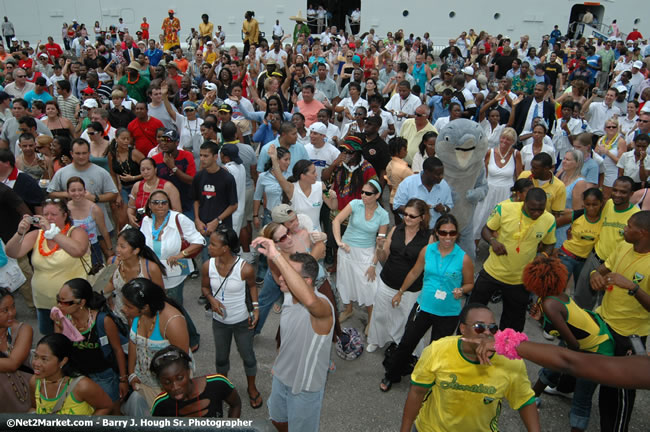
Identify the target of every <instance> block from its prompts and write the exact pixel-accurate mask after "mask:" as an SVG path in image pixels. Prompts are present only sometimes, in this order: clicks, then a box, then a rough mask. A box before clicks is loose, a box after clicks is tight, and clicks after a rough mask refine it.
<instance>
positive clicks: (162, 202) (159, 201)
mask: <svg viewBox="0 0 650 432" xmlns="http://www.w3.org/2000/svg"><path fill="white" fill-rule="evenodd" d="M167 203H169V201H167V200H151V204H153V205H165V204H167Z"/></svg>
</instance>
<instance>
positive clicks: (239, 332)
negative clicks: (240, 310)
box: [212, 319, 257, 376]
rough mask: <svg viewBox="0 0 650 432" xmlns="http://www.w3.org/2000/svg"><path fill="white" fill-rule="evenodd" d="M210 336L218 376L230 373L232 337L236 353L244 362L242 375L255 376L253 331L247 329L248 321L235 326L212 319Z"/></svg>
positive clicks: (255, 363) (255, 361)
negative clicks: (212, 337)
mask: <svg viewBox="0 0 650 432" xmlns="http://www.w3.org/2000/svg"><path fill="white" fill-rule="evenodd" d="M212 335H213V336H214V347H215V357H216V358H215V366H216V371H217V373H218V374H222V375H228V372H229V371H230V345H231V343H232V339H233V337H234V338H235V343H236V344H237V351H239V355H240V356H241V359H242V361H243V362H244V373H245V374H246V376H255V375H257V360H256V359H255V350H254V349H253V330H251V329H249V328H248V319H245V320H244V321H241V322H239V323H237V324H224V323H222V322H219V321H217V320H215V319H213V320H212Z"/></svg>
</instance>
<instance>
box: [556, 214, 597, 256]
mask: <svg viewBox="0 0 650 432" xmlns="http://www.w3.org/2000/svg"><path fill="white" fill-rule="evenodd" d="M572 218H573V222H571V238H569V239H567V240H565V241H564V243H563V244H562V246H563V247H564V249H566V250H568V251H569V252H571V253H572V254H574V255H575V256H577V257H580V258H587V255H589V252H591V250H592V249H593V248H594V244H596V242H597V241H598V238H599V237H600V229H601V228H602V226H603V216H602V215H601V216H600V217H599V218H598V220H597V221H596V222H590V221H589V220H588V219H587V217H586V216H585V215H584V210H576V211H574V212H573V216H572Z"/></svg>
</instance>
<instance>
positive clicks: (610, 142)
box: [600, 134, 618, 151]
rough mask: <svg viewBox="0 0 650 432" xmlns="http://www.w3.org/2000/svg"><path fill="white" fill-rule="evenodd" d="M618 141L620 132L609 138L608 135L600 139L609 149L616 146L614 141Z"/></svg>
mask: <svg viewBox="0 0 650 432" xmlns="http://www.w3.org/2000/svg"><path fill="white" fill-rule="evenodd" d="M617 141H618V134H616V135H614V136H613V137H612V138H611V139H609V140H607V137H606V136H603V137H602V138H601V139H600V144H601V145H603V146H604V147H605V148H606V149H607V151H610V150H611V149H612V147H613V146H614V143H615V142H617Z"/></svg>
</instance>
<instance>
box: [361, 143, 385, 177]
mask: <svg viewBox="0 0 650 432" xmlns="http://www.w3.org/2000/svg"><path fill="white" fill-rule="evenodd" d="M363 158H364V159H365V160H367V161H368V162H370V165H372V167H373V168H374V169H375V172H377V173H379V172H380V171H386V165H388V162H390V151H389V150H388V144H386V141H384V140H383V139H381V137H380V136H379V135H377V137H376V138H375V139H374V140H372V141H367V142H366V145H364V146H363Z"/></svg>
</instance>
